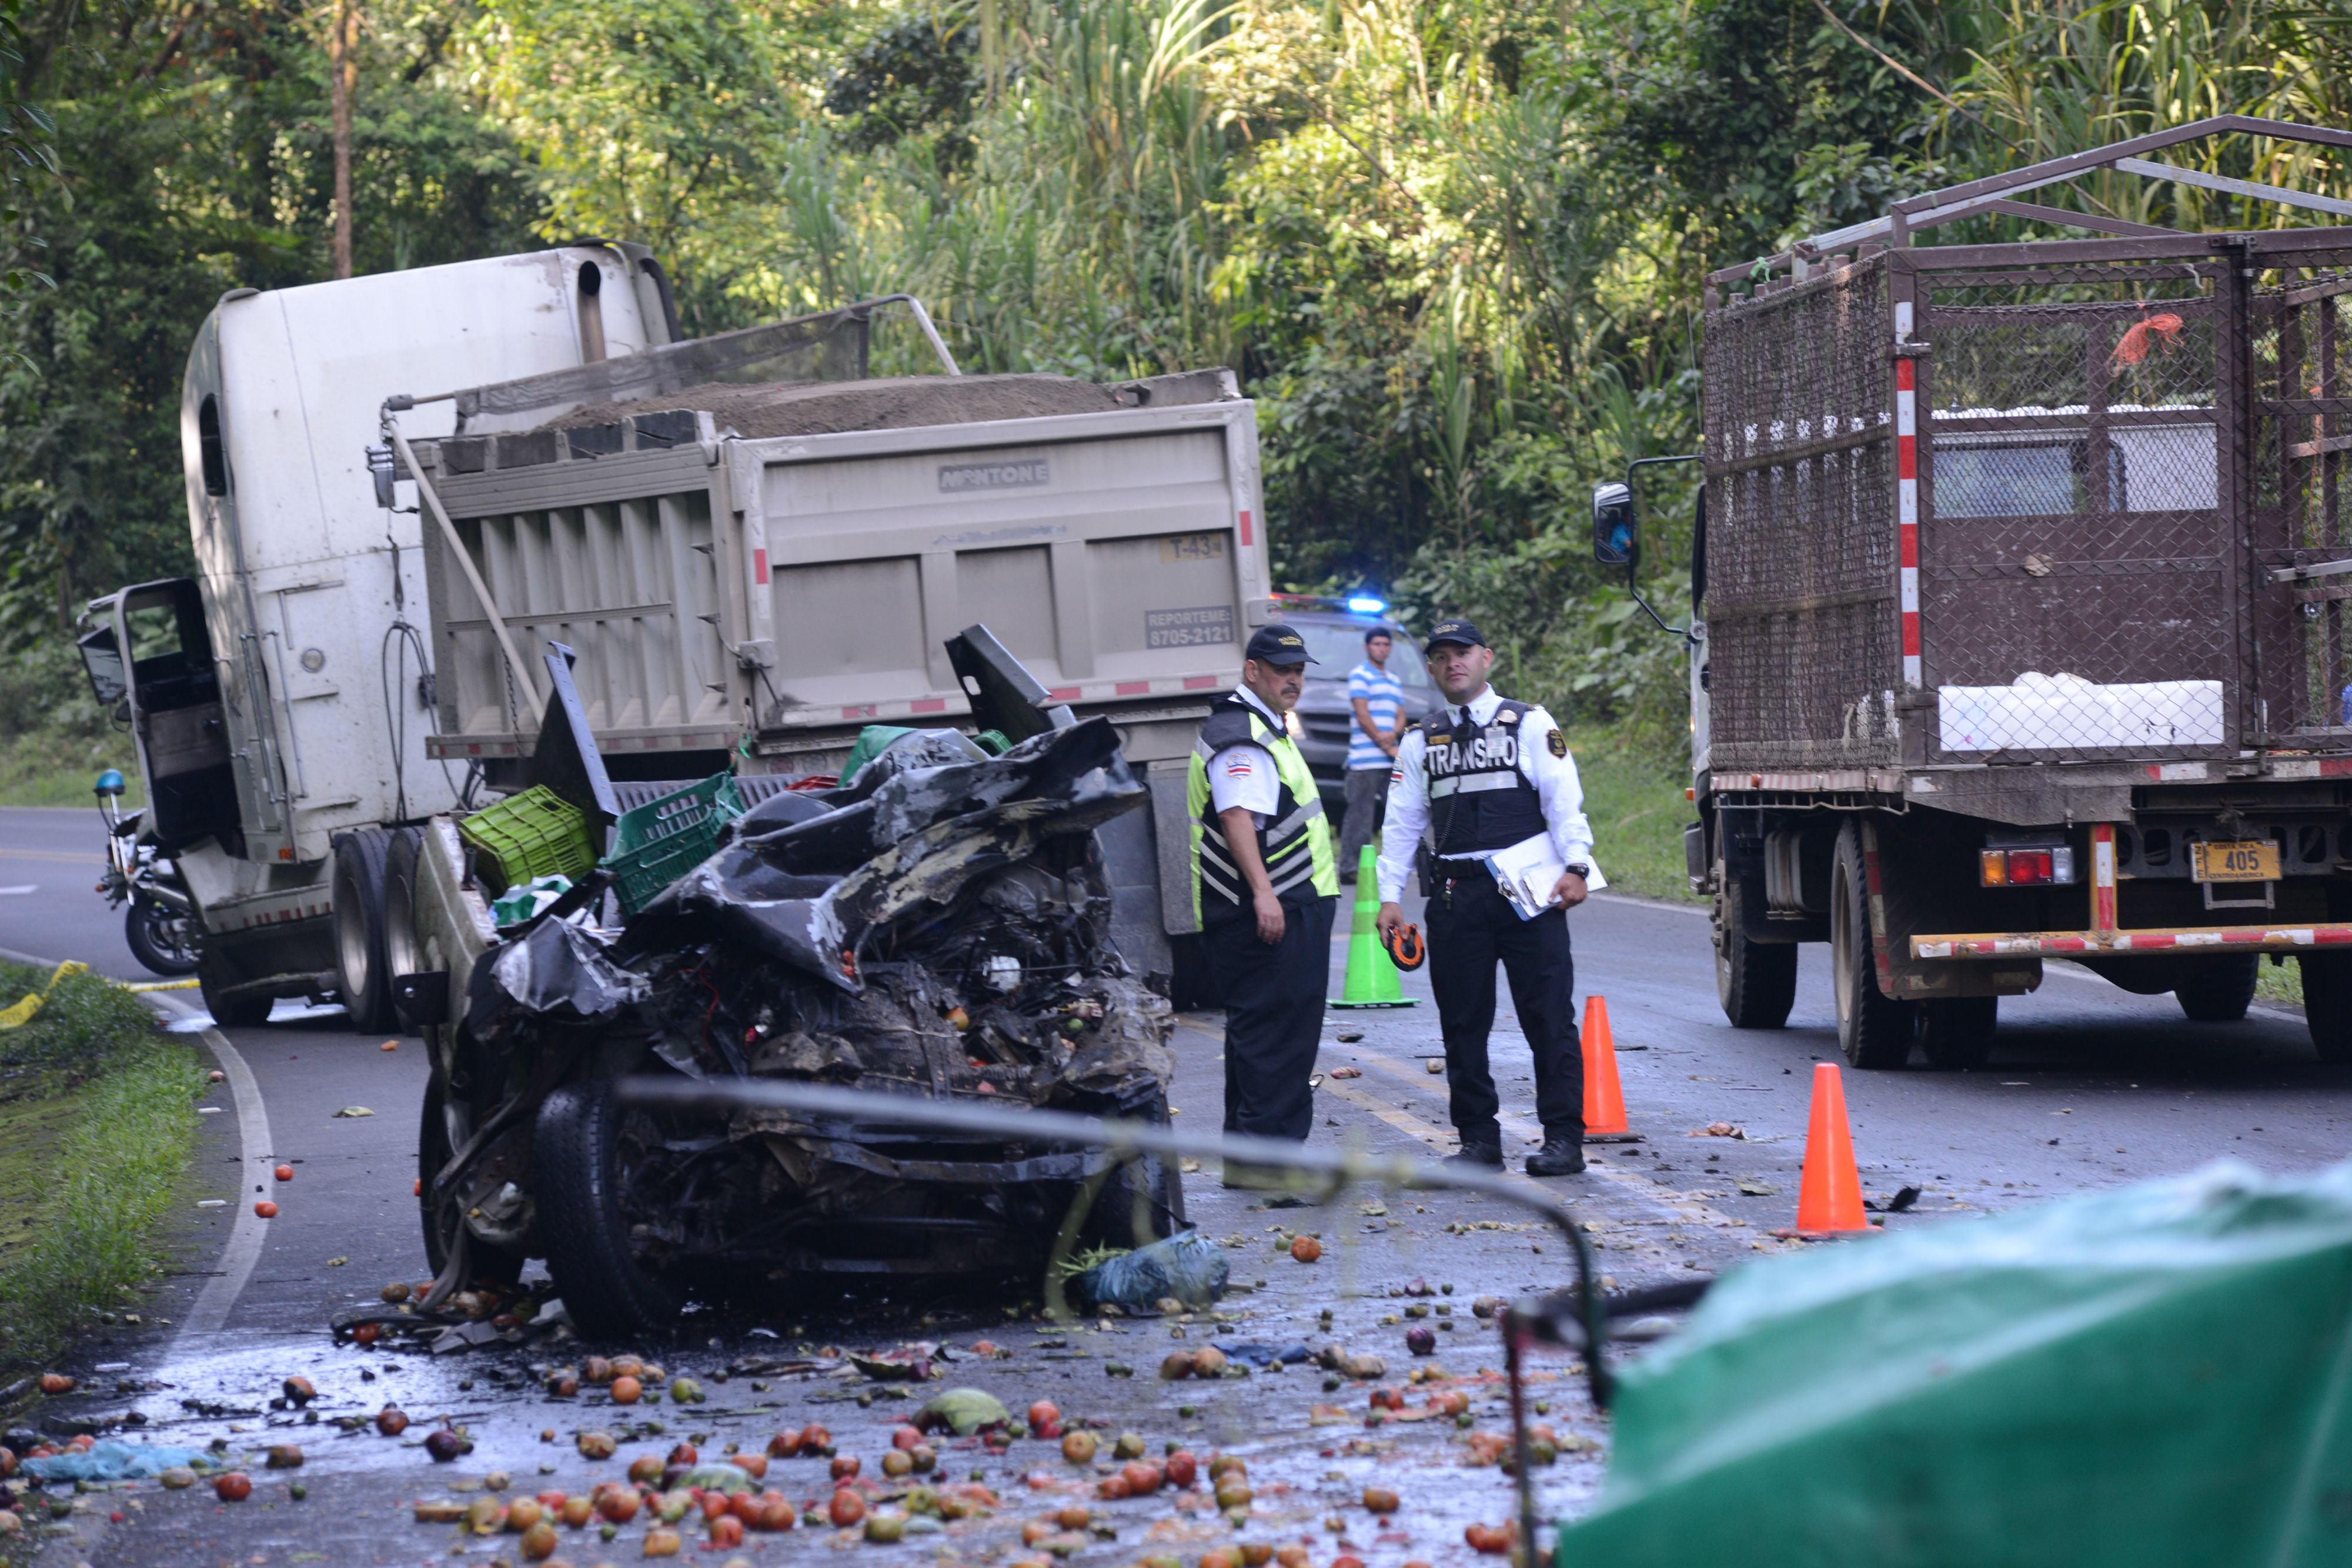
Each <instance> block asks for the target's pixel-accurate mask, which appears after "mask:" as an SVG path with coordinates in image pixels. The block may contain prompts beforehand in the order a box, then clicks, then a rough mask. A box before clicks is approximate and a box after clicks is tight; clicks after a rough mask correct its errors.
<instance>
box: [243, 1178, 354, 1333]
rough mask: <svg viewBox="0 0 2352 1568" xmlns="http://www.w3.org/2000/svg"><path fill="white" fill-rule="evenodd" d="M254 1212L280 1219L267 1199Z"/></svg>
mask: <svg viewBox="0 0 2352 1568" xmlns="http://www.w3.org/2000/svg"><path fill="white" fill-rule="evenodd" d="M253 1212H254V1213H256V1214H257V1215H259V1216H261V1218H264V1219H275V1218H278V1206H277V1205H276V1204H274V1203H272V1202H270V1201H269V1200H268V1198H266V1197H265V1198H263V1199H262V1200H261V1201H260V1202H259V1203H257V1204H255V1205H254V1206H253ZM374 1326H375V1325H374V1324H373V1323H370V1324H369V1325H368V1327H370V1328H373V1327H374Z"/></svg>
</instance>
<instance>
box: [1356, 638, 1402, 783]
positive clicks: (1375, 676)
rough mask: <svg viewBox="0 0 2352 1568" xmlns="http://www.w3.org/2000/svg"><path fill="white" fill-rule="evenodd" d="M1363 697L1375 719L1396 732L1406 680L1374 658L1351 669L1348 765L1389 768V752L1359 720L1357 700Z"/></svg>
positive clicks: (1385, 729) (1388, 729)
mask: <svg viewBox="0 0 2352 1568" xmlns="http://www.w3.org/2000/svg"><path fill="white" fill-rule="evenodd" d="M1359 698H1360V699H1362V700H1363V701H1364V702H1365V703H1366V704H1368V705H1369V706H1370V708H1371V714H1372V722H1373V723H1374V724H1376V725H1378V726H1380V727H1381V729H1382V730H1384V731H1387V732H1389V733H1391V734H1393V733H1395V730H1396V727H1397V715H1398V714H1399V713H1401V712H1402V711H1403V708H1404V683H1402V681H1399V680H1398V679H1397V678H1396V677H1395V676H1394V675H1392V674H1389V672H1388V671H1386V670H1383V669H1381V667H1380V666H1379V665H1377V664H1373V663H1372V662H1371V661H1370V659H1367V660H1365V661H1364V662H1363V663H1362V664H1358V665H1357V666H1356V667H1355V668H1354V669H1352V670H1349V672H1348V703H1349V710H1348V769H1349V772H1353V771H1354V770H1355V769H1357V768H1386V767H1388V766H1389V754H1388V753H1387V752H1385V751H1382V750H1381V748H1380V747H1378V746H1376V745H1374V744H1373V742H1372V737H1370V736H1369V735H1366V734H1365V733H1364V727H1363V726H1362V725H1360V724H1358V723H1357V722H1356V714H1355V704H1356V702H1357V700H1358V699H1359Z"/></svg>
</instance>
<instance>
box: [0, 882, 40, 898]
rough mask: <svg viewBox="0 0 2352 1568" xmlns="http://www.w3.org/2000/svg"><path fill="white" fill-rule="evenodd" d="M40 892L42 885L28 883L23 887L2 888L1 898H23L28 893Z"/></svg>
mask: <svg viewBox="0 0 2352 1568" xmlns="http://www.w3.org/2000/svg"><path fill="white" fill-rule="evenodd" d="M40 891H41V886H40V883H34V882H28V883H26V884H25V885H24V886H22V887H0V898H22V897H24V896H25V895H26V894H28V893H38V892H40Z"/></svg>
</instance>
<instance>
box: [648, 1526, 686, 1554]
mask: <svg viewBox="0 0 2352 1568" xmlns="http://www.w3.org/2000/svg"><path fill="white" fill-rule="evenodd" d="M685 1544H686V1539H685V1537H683V1536H681V1535H679V1534H678V1532H677V1531H675V1530H648V1531H646V1556H648V1557H675V1556H677V1554H678V1551H679V1549H680V1548H681V1547H683V1546H684V1545H685Z"/></svg>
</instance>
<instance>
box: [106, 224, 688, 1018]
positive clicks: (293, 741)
mask: <svg viewBox="0 0 2352 1568" xmlns="http://www.w3.org/2000/svg"><path fill="white" fill-rule="evenodd" d="M676 338H677V322H676V313H675V309H674V307H673V306H672V304H671V302H670V296H669V288H668V284H667V279H666V278H665V277H664V276H663V274H662V271H661V268H660V267H659V265H658V263H657V262H656V260H655V259H654V257H653V256H651V255H649V254H648V253H647V252H646V250H645V249H644V248H643V247H641V246H629V245H589V246H567V247H564V248H562V249H559V250H551V251H545V252H541V253H540V254H537V255H531V256H505V257H499V258H495V259H491V260H486V261H474V262H464V263H459V264H457V265H454V266H448V267H424V268H419V269H416V270H415V271H409V272H396V273H386V274H382V275H379V276H375V277H358V278H351V279H346V280H342V281H338V282H333V283H321V284H315V285H311V286H309V287H299V288H288V289H278V290H275V291H269V292H262V291H257V290H255V289H250V288H243V289H236V290H234V291H232V292H231V293H229V294H227V295H226V296H225V297H223V298H222V299H221V302H220V304H219V305H218V306H217V307H216V308H215V309H214V310H213V312H212V314H211V315H210V316H209V317H207V318H206V319H205V324H204V326H203V328H202V329H200V330H199V331H198V333H197V335H196V340H195V344H194V348H193V349H192V350H190V352H189V355H188V368H187V372H186V378H185V381H184V391H183V393H182V401H181V412H180V429H181V444H182V451H183V456H184V464H185V468H186V475H187V496H188V523H189V529H190V533H191V535H192V537H193V538H194V545H195V555H196V560H197V563H198V575H197V576H196V577H194V578H192V579H174V580H166V581H161V582H150V583H143V584H141V585H138V586H136V587H131V588H126V589H123V590H121V591H119V592H117V593H115V594H112V595H110V596H108V597H107V598H105V599H102V600H100V601H97V602H96V603H94V604H93V605H92V606H91V607H90V614H89V617H88V620H87V622H86V628H87V629H86V632H85V635H84V636H83V638H82V653H83V656H84V660H85V663H86V664H87V666H88V668H89V674H90V676H91V679H92V682H93V685H94V686H95V688H96V690H97V693H98V695H99V696H100V701H101V703H102V704H103V705H105V706H118V705H119V707H118V711H120V712H121V713H123V714H124V716H127V717H128V718H129V720H130V721H131V727H132V731H133V734H134V736H135V737H136V740H137V744H138V749H139V758H140V766H141V768H142V771H143V772H144V774H145V776H146V782H147V789H148V799H149V800H150V802H151V805H150V807H149V811H148V822H147V826H146V832H147V833H148V834H149V835H150V836H152V839H153V840H154V841H155V842H156V844H157V846H158V848H159V850H160V851H161V852H163V853H165V854H167V855H169V856H171V857H172V858H173V859H174V860H175V861H176V862H177V863H178V866H179V869H180V871H181V873H183V875H184V877H185V879H186V883H187V889H188V894H189V897H190V900H191V902H192V904H193V905H194V913H195V914H196V915H197V917H198V922H199V925H200V927H201V933H200V946H201V964H200V969H199V977H200V979H201V982H202V984H203V988H204V994H205V1001H206V1004H207V1006H209V1007H210V1009H212V1012H213V1016H214V1017H215V1019H219V1020H220V1021H222V1022H224V1023H241V1022H257V1021H258V1020H259V1019H263V1018H266V1017H267V1016H268V1012H269V1008H270V1005H271V1003H272V1001H273V1000H275V999H276V998H278V997H284V996H303V995H309V996H313V997H323V996H325V995H328V994H331V993H338V994H340V995H341V998H342V999H343V1001H344V1003H345V1004H346V1006H347V1007H348V1008H349V1009H350V1012H351V1016H352V1022H353V1025H354V1027H356V1028H359V1029H361V1030H374V1029H380V1028H382V1027H383V1026H384V1025H385V1024H386V1023H387V1022H388V1021H389V1020H390V1018H391V1011H390V1003H389V997H388V992H387V976H386V973H385V967H384V964H383V936H382V927H383V913H382V898H383V891H382V890H383V870H384V864H385V861H386V858H387V856H388V855H390V854H391V853H393V852H394V850H395V848H396V847H398V840H399V836H400V835H401V833H402V831H403V828H402V825H403V824H407V823H415V822H419V821H424V820H425V819H427V818H429V817H430V816H431V815H432V814H433V813H435V812H436V811H442V810H447V809H449V807H451V806H452V805H453V804H455V802H456V800H457V789H458V786H459V784H460V782H461V775H462V769H459V768H444V767H443V766H441V765H440V764H438V763H436V762H433V761H430V760H428V759H427V758H426V757H425V751H424V747H423V743H422V737H424V735H425V733H427V732H428V731H429V730H431V729H432V728H433V727H435V725H434V720H435V716H436V713H437V711H438V705H437V703H436V699H435V694H434V691H433V685H432V678H431V674H430V668H431V666H430V661H429V658H428V656H427V648H426V644H425V628H424V621H425V595H426V589H425V561H424V558H423V553H422V547H423V544H424V538H423V536H422V534H421V533H420V530H419V527H418V517H417V516H416V514H415V510H414V508H413V506H402V505H398V504H387V503H388V502H397V501H398V499H399V497H397V496H396V495H387V494H384V493H383V492H382V490H380V486H379V484H378V479H379V478H380V477H381V476H383V473H384V472H385V469H386V465H384V464H383V462H382V461H380V460H378V461H373V462H372V460H371V458H370V456H369V453H368V448H369V447H370V446H371V445H372V444H375V443H377V442H378V441H379V440H380V439H381V436H380V423H381V407H382V404H383V398H384V394H385V392H386V391H387V390H388V389H393V388H410V389H417V390H422V391H428V392H430V391H437V390H440V389H445V388H449V387H464V386H477V385H480V384H483V383H485V382H504V381H510V380H512V379H514V378H517V377H525V376H531V375H537V374H543V373H545V372H548V371H562V370H572V369H577V368H579V367H581V366H583V365H593V364H595V363H598V362H600V361H606V360H613V359H623V358H627V357H630V356H635V355H638V354H641V353H642V352H644V351H645V350H648V349H653V348H656V347H659V346H661V345H663V344H667V343H669V342H671V341H673V340H675V339H676ZM411 418H412V428H413V429H414V430H415V434H420V435H426V434H449V432H450V431H451V430H452V429H453V428H454V425H453V423H452V419H453V413H452V411H451V410H450V409H449V408H447V407H446V406H444V405H441V404H435V403H427V404H426V405H425V407H424V408H423V409H422V410H420V411H419V412H418V413H415V414H414V415H412V416H411ZM436 419H437V420H438V421H439V422H440V423H438V424H436V423H434V421H435V420H436ZM372 467H373V468H374V469H375V470H376V472H375V473H373V474H372V473H371V468H372Z"/></svg>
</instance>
